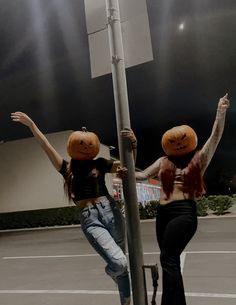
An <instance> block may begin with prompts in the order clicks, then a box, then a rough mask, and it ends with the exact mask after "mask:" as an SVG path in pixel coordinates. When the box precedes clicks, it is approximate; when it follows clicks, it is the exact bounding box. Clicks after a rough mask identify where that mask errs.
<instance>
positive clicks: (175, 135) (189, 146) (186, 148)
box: [161, 125, 197, 156]
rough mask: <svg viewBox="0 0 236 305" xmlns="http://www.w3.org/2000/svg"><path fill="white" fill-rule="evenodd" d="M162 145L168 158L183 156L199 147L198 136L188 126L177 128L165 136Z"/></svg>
mask: <svg viewBox="0 0 236 305" xmlns="http://www.w3.org/2000/svg"><path fill="white" fill-rule="evenodd" d="M161 145H162V148H163V150H164V152H165V153H166V154H167V155H168V156H182V155H185V154H187V153H190V152H191V151H193V150H194V149H195V148H196V147H197V135H196V133H195V131H194V130H193V129H192V128H191V127H190V126H188V125H181V126H176V127H173V128H171V129H169V130H167V131H166V132H165V133H164V134H163V136H162V140H161Z"/></svg>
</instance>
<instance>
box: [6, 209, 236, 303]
mask: <svg viewBox="0 0 236 305" xmlns="http://www.w3.org/2000/svg"><path fill="white" fill-rule="evenodd" d="M235 211H236V208H235V207H233V208H232V209H231V213H229V214H227V215H225V216H218V217H215V216H214V215H209V217H202V218H201V217H200V218H199V226H198V230H197V233H196V234H195V236H194V238H193V239H192V240H191V242H190V243H189V245H188V246H187V248H186V249H185V251H184V253H183V255H182V256H181V266H182V272H183V278H184V285H185V291H186V298H187V304H188V305H213V304H214V305H235V304H236V213H235ZM141 231H142V243H143V251H144V262H145V264H153V263H156V262H157V263H158V265H159V249H158V246H157V243H156V237H155V221H154V220H151V221H142V222H141ZM104 266H105V265H104V262H103V260H102V259H101V258H100V257H99V256H98V255H97V254H96V253H95V252H94V250H93V249H92V248H91V246H90V245H89V244H88V242H87V241H86V239H85V237H84V235H83V233H82V231H81V228H80V226H69V227H61V228H53V229H52V228H50V229H45V228H44V229H35V230H18V231H9V232H8V231H4V232H3V231H1V232H0V270H1V277H0V305H104V304H107V305H108V304H112V305H119V296H118V293H117V289H116V286H115V284H114V282H113V281H112V280H111V279H110V278H109V277H108V276H107V275H106V274H105V272H104ZM159 272H160V277H161V270H160V267H159ZM146 279H147V291H148V298H149V303H148V304H151V296H152V291H153V289H152V281H151V273H150V272H149V271H148V270H147V271H146ZM161 289H162V287H161V280H159V287H158V293H157V299H156V301H157V304H158V305H159V304H160V295H161Z"/></svg>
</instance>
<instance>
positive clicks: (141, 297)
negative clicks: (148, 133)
mask: <svg viewBox="0 0 236 305" xmlns="http://www.w3.org/2000/svg"><path fill="white" fill-rule="evenodd" d="M106 12H107V26H108V38H109V46H110V56H111V70H112V80H113V91H114V99H115V111H116V124H117V132H118V142H119V152H120V159H121V163H122V165H124V166H126V167H127V168H128V173H127V175H126V176H125V177H124V178H123V192H124V198H125V213H126V227H127V237H128V250H129V262H130V274H131V284H132V293H133V304H134V305H147V292H146V283H145V276H144V273H143V265H144V263H143V248H142V242H141V230H140V220H139V208H138V199H137V192H136V180H135V165H134V161H133V154H132V148H131V145H130V143H129V140H128V139H125V138H122V137H121V135H120V131H121V130H122V129H124V128H126V127H128V128H130V116H129V104H128V93H127V83H126V74H125V62H124V50H123V41H122V32H121V21H120V11H119V3H118V0H106Z"/></svg>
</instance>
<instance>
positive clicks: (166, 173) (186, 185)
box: [160, 151, 205, 199]
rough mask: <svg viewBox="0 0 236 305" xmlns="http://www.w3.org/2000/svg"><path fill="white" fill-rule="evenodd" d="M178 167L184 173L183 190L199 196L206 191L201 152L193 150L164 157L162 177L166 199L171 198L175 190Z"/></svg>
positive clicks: (161, 170)
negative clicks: (188, 152)
mask: <svg viewBox="0 0 236 305" xmlns="http://www.w3.org/2000/svg"><path fill="white" fill-rule="evenodd" d="M176 168H180V169H181V174H182V175H183V192H184V193H188V194H190V195H191V196H196V197H199V196H201V195H202V194H203V193H204V192H205V185H204V181H203V177H202V175H201V166H200V155H199V152H198V151H197V152H195V151H194V152H191V153H190V154H187V155H185V156H182V157H164V158H163V161H162V164H161V169H160V178H161V181H162V188H163V192H164V193H165V195H166V199H169V198H170V196H171V194H172V193H173V190H174V181H175V172H176Z"/></svg>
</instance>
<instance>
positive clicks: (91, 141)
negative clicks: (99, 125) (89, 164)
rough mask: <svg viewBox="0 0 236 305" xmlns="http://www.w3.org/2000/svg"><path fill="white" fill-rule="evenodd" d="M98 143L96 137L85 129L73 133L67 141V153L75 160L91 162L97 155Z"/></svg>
mask: <svg viewBox="0 0 236 305" xmlns="http://www.w3.org/2000/svg"><path fill="white" fill-rule="evenodd" d="M99 149H100V141H99V138H98V136H97V135H96V134H95V133H93V132H90V131H87V130H86V128H85V127H83V128H82V131H74V132H72V134H71V135H70V136H69V138H68V141H67V152H68V154H69V156H70V157H71V158H72V159H75V160H92V159H93V158H94V157H96V155H97V154H98V152H99Z"/></svg>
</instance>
